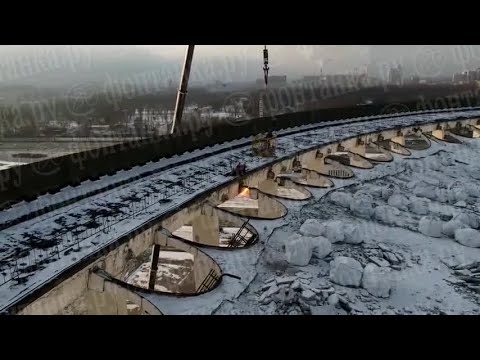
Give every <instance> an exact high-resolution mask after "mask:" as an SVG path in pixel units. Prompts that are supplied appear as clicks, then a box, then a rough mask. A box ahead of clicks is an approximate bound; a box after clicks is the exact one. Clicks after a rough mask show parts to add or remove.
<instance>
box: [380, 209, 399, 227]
mask: <svg viewBox="0 0 480 360" xmlns="http://www.w3.org/2000/svg"><path fill="white" fill-rule="evenodd" d="M399 215H400V210H398V209H397V208H395V207H393V206H388V205H381V206H377V207H376V208H375V212H374V217H375V219H376V220H378V221H379V222H381V223H384V224H387V225H393V224H395V223H396V222H397V217H398V216H399Z"/></svg>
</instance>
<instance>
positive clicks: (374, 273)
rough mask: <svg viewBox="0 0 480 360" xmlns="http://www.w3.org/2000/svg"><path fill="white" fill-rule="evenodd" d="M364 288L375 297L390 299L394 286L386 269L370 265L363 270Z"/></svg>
mask: <svg viewBox="0 0 480 360" xmlns="http://www.w3.org/2000/svg"><path fill="white" fill-rule="evenodd" d="M362 287H363V288H364V289H365V290H367V291H368V292H369V293H370V294H372V295H373V296H377V297H381V298H388V297H389V296H390V291H391V289H392V285H391V282H390V279H389V278H388V275H387V273H386V272H385V270H384V269H382V268H379V267H378V266H377V265H375V264H368V265H367V266H365V269H363V277H362Z"/></svg>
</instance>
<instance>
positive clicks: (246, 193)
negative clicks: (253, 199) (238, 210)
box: [239, 187, 250, 197]
mask: <svg viewBox="0 0 480 360" xmlns="http://www.w3.org/2000/svg"><path fill="white" fill-rule="evenodd" d="M239 196H243V197H250V189H249V188H248V187H246V188H244V189H243V190H242V191H241V192H240V194H239Z"/></svg>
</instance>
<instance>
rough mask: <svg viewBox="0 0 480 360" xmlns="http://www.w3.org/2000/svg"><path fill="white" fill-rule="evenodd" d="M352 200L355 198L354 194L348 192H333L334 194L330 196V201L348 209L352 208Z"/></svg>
mask: <svg viewBox="0 0 480 360" xmlns="http://www.w3.org/2000/svg"><path fill="white" fill-rule="evenodd" d="M352 200H353V198H352V195H351V194H349V193H346V192H340V191H338V192H337V191H336V192H333V193H332V195H331V196H330V201H331V202H332V203H334V204H336V205H338V206H341V207H344V208H347V209H349V208H350V204H351V202H352Z"/></svg>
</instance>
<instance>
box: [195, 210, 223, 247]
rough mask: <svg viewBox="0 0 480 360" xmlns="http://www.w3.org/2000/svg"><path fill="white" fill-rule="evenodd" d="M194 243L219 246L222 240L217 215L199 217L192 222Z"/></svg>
mask: <svg viewBox="0 0 480 360" xmlns="http://www.w3.org/2000/svg"><path fill="white" fill-rule="evenodd" d="M192 227H193V241H195V242H198V243H202V244H206V245H213V246H218V242H219V239H220V231H219V227H220V225H219V220H218V216H216V215H215V214H213V216H212V215H204V214H201V215H199V216H197V217H196V218H195V219H193V221H192Z"/></svg>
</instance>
